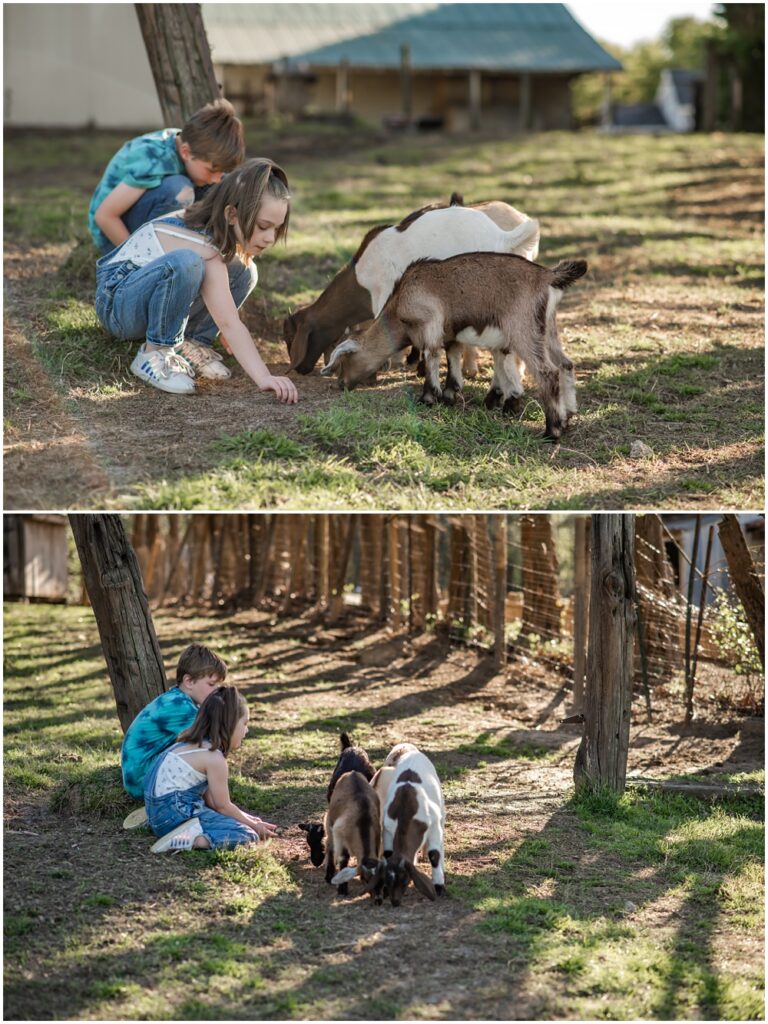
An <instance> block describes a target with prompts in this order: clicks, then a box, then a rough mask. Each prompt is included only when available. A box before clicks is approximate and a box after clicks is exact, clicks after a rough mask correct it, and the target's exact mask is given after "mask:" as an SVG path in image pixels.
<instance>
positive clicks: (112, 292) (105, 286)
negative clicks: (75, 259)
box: [96, 216, 258, 348]
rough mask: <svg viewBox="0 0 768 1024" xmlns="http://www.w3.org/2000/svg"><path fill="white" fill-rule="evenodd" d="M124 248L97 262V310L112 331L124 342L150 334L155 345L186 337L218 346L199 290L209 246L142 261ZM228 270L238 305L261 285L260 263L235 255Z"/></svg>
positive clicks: (180, 224) (172, 221)
mask: <svg viewBox="0 0 768 1024" xmlns="http://www.w3.org/2000/svg"><path fill="white" fill-rule="evenodd" d="M155 223H158V224H167V225H168V226H169V227H173V228H184V227H185V224H184V221H183V219H182V218H181V217H172V216H167V217H158V218H157V220H156V222H155ZM124 244H125V243H124ZM121 248H122V246H120V248H118V249H116V250H113V251H112V252H110V253H107V255H106V256H102V257H101V258H100V259H99V260H98V261H97V263H96V315H97V316H98V318H99V320H100V321H101V323H102V324H103V325H104V327H105V328H106V329H107V330H108V331H109V333H110V334H111V335H113V337H115V338H122V339H123V340H125V341H139V340H143V339H145V338H146V340H147V341H148V342H150V344H153V345H165V346H167V347H169V348H171V347H174V346H176V345H180V344H181V343H182V341H184V338H190V339H191V340H192V341H196V342H198V343H199V344H201V345H208V346H211V345H213V343H214V341H215V340H216V336H217V335H218V333H219V328H218V327H217V326H216V324H215V323H214V321H213V318H212V317H211V314H210V313H209V312H208V307H207V306H206V305H205V303H204V302H203V298H202V296H201V294H200V288H201V287H202V283H203V276H204V273H205V260H204V259H203V256H202V255H201V253H205V252H206V249H205V248H204V247H203V246H200V247H199V248H200V253H197V252H194V251H193V250H191V249H174V250H173V251H171V252H167V253H165V254H164V255H163V256H158V257H157V258H156V259H153V260H151V261H150V262H149V263H145V264H144V265H143V266H137V265H136V264H135V263H134V262H132V261H131V260H129V259H125V260H121V259H120V258H119V257H120V249H121ZM207 252H208V253H210V250H207ZM112 260H116V262H111V261H112ZM227 271H228V274H229V290H230V292H231V293H232V299H233V300H234V303H235V305H236V306H237V308H238V309H239V308H240V307H241V306H242V304H243V303H244V302H245V300H246V299H247V298H248V296H249V295H250V293H251V292H252V291H253V289H254V288H255V287H256V282H257V280H258V274H257V271H256V264H255V263H254V262H253V261H252V260H251V261H250V262H249V263H247V264H246V263H242V262H241V261H240V260H239V259H238V258H237V257H235V258H234V259H233V260H231V261H230V263H228V264H227Z"/></svg>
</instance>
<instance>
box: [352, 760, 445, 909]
mask: <svg viewBox="0 0 768 1024" xmlns="http://www.w3.org/2000/svg"><path fill="white" fill-rule="evenodd" d="M373 787H374V789H375V791H376V792H377V793H378V794H379V798H380V804H381V813H382V845H383V857H382V859H381V860H380V861H379V863H378V866H377V867H376V870H375V871H374V872H373V874H372V876H371V878H370V879H369V881H368V882H367V884H366V886H365V889H364V891H365V892H372V893H373V895H374V898H376V899H378V897H379V896H380V895H381V896H389V899H390V901H391V902H392V906H393V907H397V906H399V905H400V902H401V900H402V898H403V893H404V892H405V890H406V889H407V888H408V884H409V883H410V882H413V884H414V885H415V886H416V888H417V889H418V890H419V892H421V893H422V894H423V895H424V896H426V897H427V898H428V899H430V900H434V899H435V898H436V897H437V896H439V895H441V894H442V893H443V892H444V891H445V869H444V866H443V865H444V860H445V848H444V834H445V802H444V801H443V791H442V789H441V787H440V780H439V778H438V777H437V772H436V771H435V766H434V765H433V764H432V762H431V761H430V760H429V758H428V757H427V756H426V755H425V754H423V753H422V752H421V751H420V750H419V749H418V748H417V747H415V746H414V745H413V744H412V743H400V744H398V745H397V746H396V747H394V748H393V749H392V750H391V751H390V752H389V754H388V755H387V758H386V760H385V762H384V767H383V768H381V769H380V771H379V772H377V773H376V775H375V776H374V779H373ZM422 851H424V852H425V853H426V855H427V857H428V858H429V861H430V864H431V865H432V881H430V880H429V878H427V876H426V875H425V874H423V873H422V872H421V871H419V870H418V868H417V867H416V860H417V857H418V855H419V853H420V852H422Z"/></svg>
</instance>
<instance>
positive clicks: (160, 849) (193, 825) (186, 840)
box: [151, 818, 203, 853]
mask: <svg viewBox="0 0 768 1024" xmlns="http://www.w3.org/2000/svg"><path fill="white" fill-rule="evenodd" d="M202 834H203V826H202V825H201V824H200V819H199V818H190V819H189V821H182V823H181V824H180V825H177V826H176V828H174V829H172V830H171V831H170V832H169V833H168V834H167V835H164V836H163V838H162V839H158V840H157V842H156V843H154V844H153V846H152V847H151V850H152V853H176V852H177V851H178V850H191V849H192V846H193V844H194V842H195V839H197V837H198V836H201V835H202Z"/></svg>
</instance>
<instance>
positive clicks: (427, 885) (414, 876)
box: [405, 860, 437, 900]
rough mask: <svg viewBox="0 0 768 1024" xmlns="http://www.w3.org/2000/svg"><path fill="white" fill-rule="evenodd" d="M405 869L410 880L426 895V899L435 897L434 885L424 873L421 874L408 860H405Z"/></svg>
mask: <svg viewBox="0 0 768 1024" xmlns="http://www.w3.org/2000/svg"><path fill="white" fill-rule="evenodd" d="M405 869H406V871H407V872H408V874H409V875H410V877H411V881H412V882H413V884H414V885H415V886H416V888H417V889H418V890H419V892H420V893H421V894H422V896H426V897H427V899H428V900H435V899H437V893H436V892H435V887H434V885H432V882H431V881H430V879H429V878H427V876H426V875H424V874H422V872H421V871H419V869H418V868H417V867H414V865H413V864H411V862H410V861H409V860H406V862H405Z"/></svg>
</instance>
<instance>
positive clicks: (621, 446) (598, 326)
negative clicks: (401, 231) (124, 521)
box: [5, 129, 764, 509]
mask: <svg viewBox="0 0 768 1024" xmlns="http://www.w3.org/2000/svg"><path fill="white" fill-rule="evenodd" d="M120 142H121V138H120V137H119V136H116V135H114V134H112V135H107V134H102V133H91V134H87V135H86V134H84V135H73V136H65V137H62V136H55V135H54V136H50V135H34V134H26V135H21V136H11V137H10V138H9V139H8V140H7V142H6V147H5V204H6V205H5V250H6V262H5V268H6V284H7V298H6V317H7V322H6V403H5V416H6V423H5V432H6V443H7V458H6V507H61V506H72V507H93V506H94V505H100V506H106V507H109V506H125V507H133V508H139V507H147V508H150V507H151V508H158V507H163V508H166V507H167V508H197V507H211V508H261V507H283V508H363V509H364V508H372V507H378V508H381V507H392V508H403V509H412V508H438V507H441V508H473V509H474V508H476V509H491V508H508V509H516V508H546V509H554V508H605V509H608V508H640V507H664V508H681V507H686V508H689V507H702V506H706V507H711V508H727V507H738V508H750V507H762V504H763V415H764V413H763V410H764V388H763V287H764V275H763V146H762V139H761V138H760V137H758V136H747V135H728V136H726V135H717V136H700V135H696V136H665V137H658V138H652V137H643V136H627V137H618V138H613V137H606V136H601V135H597V134H594V133H589V132H585V133H578V134H566V133H555V134H547V135H542V136H532V137H521V138H512V139H505V140H503V141H500V140H494V139H487V138H482V137H478V138H472V137H459V138H445V137H439V138H421V137H413V138H411V137H406V138H403V137H400V138H395V139H392V138H390V139H386V138H383V137H380V136H377V135H375V134H373V133H370V132H366V131H365V130H363V129H360V130H356V131H355V132H351V133H347V134H344V135H340V134H334V133H329V134H327V135H319V136H318V135H309V134H302V132H300V131H297V130H296V129H293V130H291V131H290V132H289V131H288V130H284V131H282V132H275V133H272V134H267V133H264V132H260V133H257V132H255V131H252V132H251V134H250V136H249V139H248V149H249V152H250V153H258V152H268V153H269V155H271V156H273V157H274V158H275V159H278V160H280V161H281V162H282V163H283V165H284V166H285V167H286V169H287V171H288V174H289V177H290V180H291V182H292V188H293V192H294V202H293V213H292V222H291V231H290V234H289V239H288V244H287V246H286V247H284V248H283V247H280V248H278V249H277V250H275V251H272V252H270V253H268V254H267V255H266V257H265V258H264V259H263V260H262V261H261V263H260V268H259V269H260V275H261V281H260V286H259V288H258V289H257V291H256V292H255V294H254V296H252V297H251V299H250V300H249V303H248V304H247V306H246V310H247V312H246V320H247V322H248V324H249V326H250V328H251V330H252V332H253V334H254V336H255V337H256V338H257V340H258V343H259V346H260V348H261V350H262V352H263V354H264V355H265V357H266V358H267V359H268V361H269V362H270V363H271V365H272V366H273V367H274V368H275V369H276V370H277V371H279V372H285V367H286V359H287V356H286V351H285V347H284V345H283V343H282V340H281V334H282V331H281V324H282V319H283V317H284V315H285V314H286V312H287V311H288V310H289V309H291V308H295V307H296V306H297V305H299V304H302V303H305V302H307V301H309V300H311V299H312V298H314V297H315V296H316V295H317V294H318V293H319V291H320V290H321V289H322V288H323V287H324V286H325V285H326V284H327V282H328V281H329V280H330V279H331V277H332V276H333V274H334V273H335V272H336V271H337V270H338V269H339V268H340V267H341V266H342V265H343V263H344V262H345V261H346V260H347V259H348V258H349V257H350V256H351V255H352V253H353V252H354V251H355V249H356V248H357V245H358V244H359V241H360V239H361V238H362V236H363V234H364V233H365V232H366V231H367V230H368V229H369V228H370V227H371V226H373V225H375V224H379V223H391V222H393V221H396V220H398V219H399V218H401V217H402V216H403V215H404V214H406V213H408V212H409V211H410V210H412V209H415V208H416V207H418V206H420V205H422V204H424V203H426V202H432V201H434V200H436V199H447V197H448V196H449V195H450V193H451V192H452V191H453V190H455V189H456V190H459V191H462V192H463V193H464V195H465V197H466V201H467V202H470V201H475V200H479V199H485V198H503V199H506V200H507V201H510V202H512V203H513V204H514V205H516V206H518V207H519V208H520V209H522V210H524V211H526V212H527V213H529V214H531V215H533V216H536V217H538V218H539V220H540V222H541V229H542V243H541V252H540V256H539V259H540V261H541V262H542V263H544V264H548V265H552V264H554V263H555V262H557V260H558V259H561V258H564V257H585V258H586V259H587V260H588V261H589V264H590V270H589V273H588V276H587V277H586V278H585V279H583V280H582V281H580V282H578V284H577V286H575V287H574V289H573V290H572V291H571V292H569V293H568V295H567V296H566V297H565V299H564V300H563V303H562V306H561V315H560V325H561V333H562V335H563V341H564V345H565V348H566V351H567V352H568V354H569V355H570V356H571V358H572V359H573V361H574V363H575V365H576V370H577V383H578V394H579V406H580V413H579V415H578V417H577V419H576V420H575V421H574V423H573V429H572V430H571V431H570V432H569V433H568V434H567V435H566V436H565V438H564V439H563V443H562V445H561V446H560V447H557V448H553V447H552V446H551V445H549V444H547V443H546V442H544V441H542V440H541V437H540V434H541V432H542V427H543V414H542V412H541V409H540V407H539V405H538V403H537V401H536V400H535V396H534V395H533V393H530V401H529V402H528V403H527V405H526V409H525V412H524V414H523V418H522V419H521V420H520V421H514V420H509V419H507V420H503V419H502V418H501V417H500V415H499V414H498V413H488V412H487V411H486V410H485V409H484V407H483V405H482V397H483V395H484V393H485V391H486V389H487V386H488V382H489V379H490V372H491V371H490V366H489V365H488V364H487V363H486V364H484V365H483V367H482V370H481V374H480V377H479V378H478V380H477V381H475V382H470V383H469V384H468V386H467V388H466V407H465V408H463V409H461V408H454V409H448V408H441V409H436V410H427V409H425V408H423V407H421V406H420V405H419V404H418V403H417V402H416V400H415V398H416V395H417V393H418V389H419V385H418V383H417V381H416V379H415V378H414V377H413V376H412V374H411V372H410V371H405V370H399V369H398V370H393V371H391V372H390V373H388V374H385V375H384V376H383V378H380V383H379V384H378V386H376V387H375V388H371V389H363V390H361V391H358V392H355V393H353V394H350V395H343V394H341V393H339V391H338V390H337V389H336V386H335V383H332V382H330V381H328V380H326V379H324V378H321V377H319V376H318V374H317V371H315V373H314V374H313V375H312V376H310V377H307V378H301V377H299V378H297V383H298V386H299V389H300V396H301V401H300V404H299V405H298V406H297V407H295V408H294V409H283V408H279V407H278V406H277V405H276V404H275V403H274V402H273V401H272V400H271V399H269V398H267V397H266V396H263V395H259V394H258V393H257V392H256V391H255V388H254V387H253V385H252V384H250V382H249V381H247V380H246V379H245V378H244V376H243V375H242V373H240V371H239V370H236V372H235V377H234V378H233V379H232V380H231V381H229V382H226V383H225V384H223V385H216V386H213V385H208V384H207V383H206V384H205V385H204V386H201V388H200V390H199V393H198V394H197V395H196V396H194V397H193V398H191V399H188V400H187V399H184V400H179V399H174V398H170V397H169V396H165V395H162V394H160V393H158V392H155V391H153V390H152V389H149V388H147V387H145V386H143V385H141V384H139V383H138V382H136V381H135V379H134V378H131V377H130V375H129V374H128V372H127V367H128V364H129V362H130V359H131V358H132V355H133V350H134V346H133V345H126V344H124V343H119V342H117V341H115V340H112V339H109V338H108V337H106V335H105V334H104V332H103V330H102V329H101V327H100V326H99V324H98V322H97V320H96V317H95V313H94V310H93V306H92V291H93V285H92V282H93V271H92V267H91V252H90V250H89V249H88V247H87V245H85V244H78V242H79V240H82V239H84V237H85V227H84V225H85V217H86V210H87V204H88V200H89V196H90V193H91V191H92V189H93V187H94V185H95V183H96V181H97V180H98V177H99V175H100V172H101V169H102V167H103V165H104V164H105V163H106V161H107V160H108V158H109V156H110V155H111V153H112V152H113V151H114V150H115V148H116V147H117V146H118V145H119V144H120ZM151 390H152V393H151V394H150V393H148V392H149V391H151ZM148 425H151V426H150V427H149V429H148ZM158 439H162V443H158ZM637 440H639V441H642V442H643V443H644V444H645V445H646V446H647V448H646V450H645V455H644V457H642V458H639V459H633V458H630V450H631V446H632V443H633V442H634V441H637Z"/></svg>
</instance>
